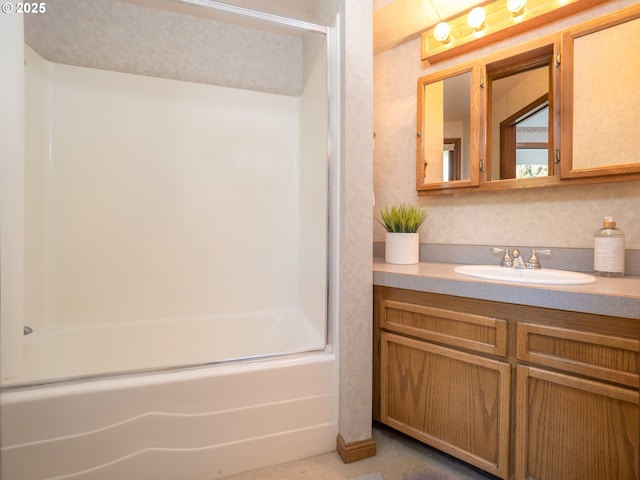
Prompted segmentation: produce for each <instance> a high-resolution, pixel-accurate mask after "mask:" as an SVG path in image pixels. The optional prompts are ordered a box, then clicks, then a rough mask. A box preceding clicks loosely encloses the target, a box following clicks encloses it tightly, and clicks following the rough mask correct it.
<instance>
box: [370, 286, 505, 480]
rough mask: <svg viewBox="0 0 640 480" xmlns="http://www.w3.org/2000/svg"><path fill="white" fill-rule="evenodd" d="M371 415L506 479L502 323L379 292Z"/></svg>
mask: <svg viewBox="0 0 640 480" xmlns="http://www.w3.org/2000/svg"><path fill="white" fill-rule="evenodd" d="M378 292H379V293H378V294H377V295H376V308H375V311H376V318H377V323H378V325H379V328H377V329H376V330H377V333H376V343H377V345H378V347H377V348H378V355H377V360H376V368H377V369H378V372H379V375H376V377H377V378H378V381H377V382H376V384H377V390H378V392H377V393H376V397H377V398H376V403H377V408H374V410H375V413H374V416H376V417H377V419H378V420H380V421H381V422H382V423H385V424H387V425H389V426H391V427H393V428H395V429H397V430H400V431H402V432H404V433H406V434H408V435H410V436H412V437H414V438H417V439H419V440H421V441H423V442H424V443H427V444H429V445H432V446H434V447H436V448H438V449H440V450H442V451H444V452H446V453H449V454H451V455H453V456H455V457H458V458H460V459H462V460H464V461H466V462H468V463H470V464H472V465H475V466H477V467H480V468H482V469H483V470H486V471H487V472H490V473H492V474H494V475H496V476H499V477H501V478H507V475H508V472H509V466H508V462H509V435H510V432H509V423H510V421H509V411H510V402H511V366H510V365H509V363H508V362H507V361H506V356H507V322H506V321H504V320H501V319H498V318H493V317H491V316H488V315H485V314H476V313H471V310H470V309H464V308H462V309H460V308H455V307H454V305H455V300H454V301H453V303H446V302H445V303H444V304H442V303H441V304H439V305H438V306H437V307H434V306H431V305H430V304H429V303H430V302H428V301H426V302H425V301H424V300H425V299H424V298H421V297H422V295H420V294H414V293H416V292H408V291H401V290H378Z"/></svg>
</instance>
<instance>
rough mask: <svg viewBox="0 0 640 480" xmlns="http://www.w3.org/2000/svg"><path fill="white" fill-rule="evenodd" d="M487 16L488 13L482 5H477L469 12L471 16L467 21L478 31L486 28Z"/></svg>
mask: <svg viewBox="0 0 640 480" xmlns="http://www.w3.org/2000/svg"><path fill="white" fill-rule="evenodd" d="M486 18H487V14H486V13H485V11H484V8H482V7H476V8H474V9H473V10H471V11H470V12H469V16H468V17H467V23H468V24H469V26H470V27H471V28H473V29H474V30H476V31H479V30H482V29H483V28H484V20H485V19H486Z"/></svg>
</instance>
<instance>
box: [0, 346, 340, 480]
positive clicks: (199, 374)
mask: <svg viewBox="0 0 640 480" xmlns="http://www.w3.org/2000/svg"><path fill="white" fill-rule="evenodd" d="M335 365H336V359H335V357H334V354H333V353H332V352H331V351H330V350H329V349H328V348H327V349H324V350H322V351H317V352H308V353H301V354H290V355H285V356H277V357H272V358H263V359H254V360H245V361H239V362H230V363H220V364H213V365H209V366H202V367H192V368H187V369H181V370H171V371H165V372H157V373H147V374H144V375H129V376H119V377H110V378H100V379H94V380H84V381H78V382H70V383H66V384H65V383H63V384H51V385H45V386H39V387H22V388H15V389H10V390H6V389H5V391H3V392H2V393H1V394H0V402H1V404H0V408H1V412H2V423H1V427H0V428H1V440H2V455H1V457H0V458H1V465H0V467H1V474H0V477H1V478H2V479H3V480H35V479H78V480H79V479H82V480H99V479H104V480H112V479H114V478H118V479H122V480H128V479H131V480H144V479H149V480H163V479H166V480H175V479H181V480H182V479H184V480H200V479H202V480H205V479H214V478H220V477H223V476H226V475H230V474H233V473H237V472H241V471H246V470H251V469H255V468H259V467H262V466H266V465H272V464H276V463H282V462H286V461H290V460H294V459H298V458H303V457H306V456H311V455H317V454H321V453H325V452H328V451H332V450H335V441H336V436H337V431H338V426H337V422H338V420H337V402H338V400H337V386H336V385H337V380H336V376H337V373H336V372H337V369H336V366H335Z"/></svg>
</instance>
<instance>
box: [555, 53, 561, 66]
mask: <svg viewBox="0 0 640 480" xmlns="http://www.w3.org/2000/svg"><path fill="white" fill-rule="evenodd" d="M559 66H560V52H558V53H556V68H557V67H559Z"/></svg>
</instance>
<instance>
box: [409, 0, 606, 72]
mask: <svg viewBox="0 0 640 480" xmlns="http://www.w3.org/2000/svg"><path fill="white" fill-rule="evenodd" d="M606 1H607V0H528V1H526V2H521V3H526V5H525V6H524V9H522V10H521V11H520V12H518V13H517V14H515V13H512V12H511V11H509V10H508V9H507V4H510V5H509V6H512V4H513V3H514V2H513V1H508V0H495V1H492V2H484V3H482V4H480V5H481V6H482V7H483V8H484V10H485V13H486V18H485V21H484V24H483V25H482V28H481V29H479V28H478V29H474V28H473V27H471V26H469V24H468V23H467V18H468V14H469V13H470V12H469V11H465V12H463V13H462V14H460V15H459V16H457V17H453V18H450V19H448V20H447V22H446V23H448V25H449V28H450V34H449V36H448V37H447V38H446V42H442V41H439V40H438V38H442V36H441V35H440V36H438V35H437V34H436V32H435V27H431V28H429V30H427V31H425V32H424V33H423V34H422V45H421V58H422V60H427V61H429V63H436V62H440V61H442V60H446V59H448V58H452V57H455V56H456V55H461V54H463V53H467V52H470V51H472V50H474V49H476V48H480V47H484V46H485V45H489V44H490V43H493V42H498V41H500V40H504V39H506V38H509V37H511V36H513V35H517V34H519V33H523V32H526V31H528V30H531V29H534V28H538V27H540V26H543V25H546V24H547V23H551V22H554V21H556V20H560V19H562V18H565V17H568V16H570V15H573V14H575V13H578V12H581V11H583V10H586V9H588V8H591V7H595V6H596V5H599V4H601V3H604V2H606ZM439 29H442V27H439ZM438 33H439V32H438Z"/></svg>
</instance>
